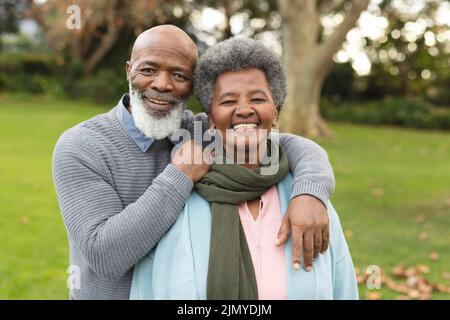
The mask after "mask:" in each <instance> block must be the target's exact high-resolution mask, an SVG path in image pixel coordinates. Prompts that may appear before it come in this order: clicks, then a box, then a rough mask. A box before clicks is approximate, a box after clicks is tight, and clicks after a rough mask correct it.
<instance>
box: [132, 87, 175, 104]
mask: <svg viewBox="0 0 450 320" xmlns="http://www.w3.org/2000/svg"><path fill="white" fill-rule="evenodd" d="M133 90H134V91H136V92H137V93H138V95H139V97H140V98H150V99H157V100H162V101H167V102H169V103H172V104H179V103H181V102H183V100H181V99H178V98H176V97H175V96H174V95H172V94H171V93H167V92H159V91H157V90H153V89H147V90H137V89H134V88H133Z"/></svg>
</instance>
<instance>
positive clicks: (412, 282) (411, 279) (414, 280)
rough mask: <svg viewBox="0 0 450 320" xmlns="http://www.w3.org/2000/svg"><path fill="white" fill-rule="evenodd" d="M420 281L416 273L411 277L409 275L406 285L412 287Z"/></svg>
mask: <svg viewBox="0 0 450 320" xmlns="http://www.w3.org/2000/svg"><path fill="white" fill-rule="evenodd" d="M418 282H419V278H418V277H417V276H414V275H413V276H411V277H408V279H406V285H407V286H408V287H410V288H413V287H415V286H416V285H417V283H418Z"/></svg>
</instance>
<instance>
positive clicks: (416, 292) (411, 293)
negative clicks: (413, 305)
mask: <svg viewBox="0 0 450 320" xmlns="http://www.w3.org/2000/svg"><path fill="white" fill-rule="evenodd" d="M408 296H409V297H410V298H413V299H417V298H419V297H420V292H419V290H415V289H413V290H410V291H409V292H408Z"/></svg>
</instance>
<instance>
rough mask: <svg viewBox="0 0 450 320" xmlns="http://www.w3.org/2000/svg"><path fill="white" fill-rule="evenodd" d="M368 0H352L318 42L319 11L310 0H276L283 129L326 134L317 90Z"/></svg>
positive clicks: (328, 131) (313, 134) (319, 135)
mask: <svg viewBox="0 0 450 320" xmlns="http://www.w3.org/2000/svg"><path fill="white" fill-rule="evenodd" d="M368 3H369V0H354V1H352V7H351V9H350V10H349V11H348V12H347V14H346V16H345V18H344V20H343V22H342V23H341V24H340V25H339V26H338V27H337V28H336V30H335V31H334V33H333V34H332V35H331V36H330V37H328V38H327V39H326V40H325V41H324V42H322V43H320V42H319V39H320V38H321V37H320V34H319V32H320V30H321V28H320V13H319V12H318V8H317V3H316V1H314V0H297V1H290V0H278V7H279V9H280V13H281V16H282V18H283V59H284V65H285V70H286V77H287V83H288V94H287V97H286V101H285V104H284V106H283V111H282V112H281V114H280V126H281V129H282V130H283V131H286V132H291V133H294V134H298V135H303V136H308V137H329V136H331V131H330V129H329V128H328V126H327V125H326V123H325V121H324V120H323V118H322V116H321V115H320V108H319V106H320V92H321V89H322V85H323V82H324V80H325V78H326V76H327V75H328V72H329V70H330V67H331V65H332V63H333V60H332V58H333V55H334V54H335V53H336V52H337V51H338V50H339V49H340V47H341V45H342V43H343V42H344V41H345V36H346V34H347V32H348V31H349V30H350V29H351V28H353V26H354V25H355V23H356V21H357V20H358V18H359V16H360V14H361V12H362V11H363V10H365V9H366V8H367V5H368Z"/></svg>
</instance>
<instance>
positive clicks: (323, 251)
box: [320, 228, 330, 253]
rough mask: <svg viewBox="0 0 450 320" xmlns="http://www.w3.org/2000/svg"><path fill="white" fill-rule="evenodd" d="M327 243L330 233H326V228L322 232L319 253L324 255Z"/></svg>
mask: <svg viewBox="0 0 450 320" xmlns="http://www.w3.org/2000/svg"><path fill="white" fill-rule="evenodd" d="M329 241H330V233H329V232H328V228H326V229H325V231H323V232H322V249H321V250H320V252H321V253H325V251H327V249H328V243H329Z"/></svg>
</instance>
